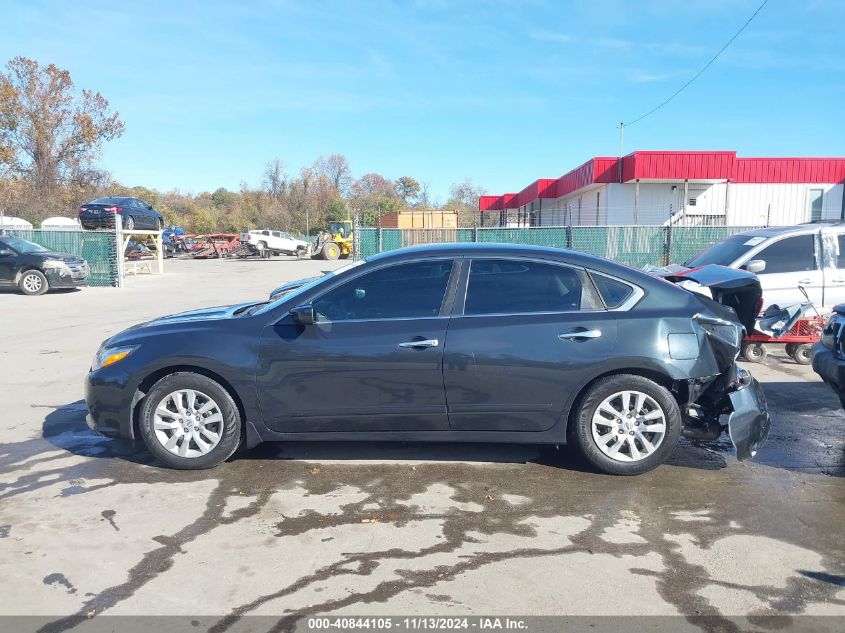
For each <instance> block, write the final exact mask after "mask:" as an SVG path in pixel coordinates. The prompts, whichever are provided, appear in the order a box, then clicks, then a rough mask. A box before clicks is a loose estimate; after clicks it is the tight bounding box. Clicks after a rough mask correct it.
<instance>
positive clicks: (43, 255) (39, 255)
mask: <svg viewBox="0 0 845 633" xmlns="http://www.w3.org/2000/svg"><path fill="white" fill-rule="evenodd" d="M23 255H25V256H26V257H32V258H33V259H40V260H42V261H43V260H47V259H58V260H60V261H63V262H67V263H68V264H71V263H76V262H81V261H83V259H82V258H81V257H80V256H79V255H71V254H70V253H54V252H53V251H37V252H35V253H23Z"/></svg>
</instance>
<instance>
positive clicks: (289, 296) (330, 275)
mask: <svg viewBox="0 0 845 633" xmlns="http://www.w3.org/2000/svg"><path fill="white" fill-rule="evenodd" d="M366 261H367V260H366V259H362V260H359V261H357V262H352V263H351V264H347V265H346V266H341V267H340V268H338V269H337V270H332V271H330V272H327V273H326V274H325V275H323V276H322V277H317V278H316V279H314V280H313V281H309V282H308V283H307V284H305V285H303V286H300V287H299V288H296V289H295V290H292V291H291V292H288V293H285V294H284V295H282V296H281V297H279V298H278V299H276V300H275V301H271V302H269V303H268V304H267V305H264V306H262V307H261V309H260V310H256V311H255V313H254V314H264V313H265V312H269V311H270V310H272V309H273V308H275V307H276V306H278V305H279V304H280V303H282V302H283V301H290V300H291V299H292V298H293V297H296V296H299V295H301V294H302V293H304V292H307V291H308V290H311V288H314V287H315V286H317V285H319V284H321V283H324V282H326V281H328V280H329V279H334V278H335V277H337V276H338V275H344V274H346V273H347V272H348V271H350V270H352V269H353V268H357V267H358V266H360V265H361V264H363V263H364V262H366Z"/></svg>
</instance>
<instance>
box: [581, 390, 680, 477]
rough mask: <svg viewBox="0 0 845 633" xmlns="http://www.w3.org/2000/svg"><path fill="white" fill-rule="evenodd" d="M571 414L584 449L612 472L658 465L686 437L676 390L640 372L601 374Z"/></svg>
mask: <svg viewBox="0 0 845 633" xmlns="http://www.w3.org/2000/svg"><path fill="white" fill-rule="evenodd" d="M625 394H628V395H627V397H626V396H625ZM626 398H627V399H626ZM637 405H639V407H640V408H639V410H638V411H634V409H636V407H637ZM608 411H616V414H614V415H611V414H610V413H608ZM625 411H627V413H625ZM637 414H639V415H637ZM571 419H572V424H573V427H572V429H571V437H572V438H573V439H574V441H575V443H576V445H577V446H578V448H579V449H580V451H581V454H582V455H583V456H584V458H585V459H586V460H587V461H588V462H589V463H590V464H592V465H593V466H595V467H596V468H597V469H598V470H600V471H601V472H603V473H607V474H609V475H639V474H641V473H644V472H647V471H649V470H652V469H653V468H656V467H657V466H659V465H660V464H662V463H663V462H665V461H666V460H667V459H668V458H669V457H670V456H671V455H672V452H673V451H674V450H675V447H676V446H677V445H678V440H679V438H680V437H681V424H682V423H681V411H680V408H679V407H678V403H677V402H676V400H675V398H674V396H672V394H671V393H670V392H669V390H668V389H666V388H665V387H663V386H662V385H659V384H657V383H656V382H654V381H652V380H649V379H648V378H645V377H643V376H637V375H634V374H618V375H615V376H608V377H607V378H601V379H599V380H597V381H596V382H595V383H593V385H592V386H590V387H589V388H588V390H587V391H586V392H585V393H584V395H583V396H582V397H581V398H580V399H579V402H578V403H577V404H576V407H575V414H574V416H573V417H572V418H571ZM661 427H662V430H661ZM647 428H652V429H653V430H652V431H645V430H644V429H647ZM649 446H650V447H651V448H649Z"/></svg>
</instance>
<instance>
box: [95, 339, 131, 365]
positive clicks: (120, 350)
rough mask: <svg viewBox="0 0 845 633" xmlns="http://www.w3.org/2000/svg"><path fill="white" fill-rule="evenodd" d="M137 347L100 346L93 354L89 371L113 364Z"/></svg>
mask: <svg viewBox="0 0 845 633" xmlns="http://www.w3.org/2000/svg"><path fill="white" fill-rule="evenodd" d="M136 349H138V346H137V345H133V346H131V347H101V348H100V349H98V350H97V353H96V354H95V355H94V362H92V363H91V371H97V370H98V369H102V368H103V367H108V366H109V365H114V364H115V363H118V362H120V361H122V360H123V359H124V358H126V357H127V356H129V354H131V353H132V352H134V351H135V350H136Z"/></svg>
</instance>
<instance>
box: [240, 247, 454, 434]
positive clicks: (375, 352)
mask: <svg viewBox="0 0 845 633" xmlns="http://www.w3.org/2000/svg"><path fill="white" fill-rule="evenodd" d="M454 268H455V265H454V262H453V260H452V259H451V258H446V259H433V260H431V259H429V260H424V261H416V262H406V263H395V264H388V265H385V266H383V267H380V268H378V269H375V270H370V271H367V272H363V273H361V274H359V275H357V276H355V277H354V278H353V279H350V280H347V281H343V282H342V283H339V285H335V286H334V287H332V288H330V289H328V290H325V291H322V290H320V292H321V293H322V294H320V295H319V296H316V297H313V298H312V299H310V301H311V305H312V307H313V309H314V313H315V316H316V322H315V323H314V324H312V325H301V324H299V323H297V322H295V321H294V320H293V318H292V317H291V316H290V315H288V316H284V317H282V318H281V319H280V320H279V321H278V322H276V323H274V324H272V325H270V326H268V327H267V328H266V329H265V330H264V332H263V335H262V340H261V349H260V355H259V366H258V372H257V388H258V394H259V401H260V404H261V410H262V414H263V417H264V421H265V424H266V425H267V426H268V428H271V429H273V430H276V431H279V432H315V431H336V432H345V431H432V430H447V429H448V428H449V422H448V416H447V413H446V398H445V394H444V390H443V372H442V366H443V344H444V341H445V339H446V330H447V325H448V322H449V317H448V314H447V313H446V309H447V308H448V306H446V305H445V304H444V297H445V295H446V290H447V287H448V285H449V284H450V283H454V280H452V278H451V275H452V271H453V269H454ZM450 280H451V282H450ZM302 300H303V301H305V299H302Z"/></svg>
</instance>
